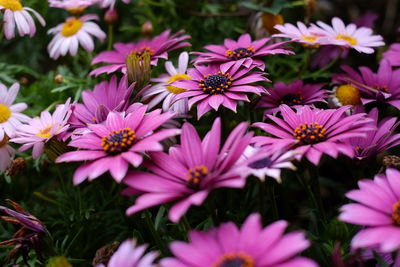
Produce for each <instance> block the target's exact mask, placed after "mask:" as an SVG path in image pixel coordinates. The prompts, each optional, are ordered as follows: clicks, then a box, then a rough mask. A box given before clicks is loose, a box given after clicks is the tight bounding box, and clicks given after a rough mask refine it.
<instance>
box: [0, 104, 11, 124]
mask: <svg viewBox="0 0 400 267" xmlns="http://www.w3.org/2000/svg"><path fill="white" fill-rule="evenodd" d="M10 117H11V110H10V108H9V107H8V106H6V105H3V104H0V123H3V122H6V121H8V119H9V118H10Z"/></svg>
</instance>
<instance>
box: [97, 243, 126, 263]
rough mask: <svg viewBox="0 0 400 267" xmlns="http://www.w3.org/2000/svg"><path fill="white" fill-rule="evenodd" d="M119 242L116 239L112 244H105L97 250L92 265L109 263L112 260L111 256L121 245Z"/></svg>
mask: <svg viewBox="0 0 400 267" xmlns="http://www.w3.org/2000/svg"><path fill="white" fill-rule="evenodd" d="M119 244H120V243H119V242H118V241H115V242H113V243H111V244H108V245H105V246H103V247H101V248H99V249H98V250H97V251H96V254H95V256H94V258H93V261H92V265H93V266H97V265H99V264H104V265H107V263H108V261H109V260H110V258H111V256H112V255H113V254H114V252H115V251H116V250H117V248H118V247H119Z"/></svg>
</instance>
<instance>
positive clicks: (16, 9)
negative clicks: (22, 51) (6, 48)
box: [0, 0, 46, 40]
mask: <svg viewBox="0 0 400 267" xmlns="http://www.w3.org/2000/svg"><path fill="white" fill-rule="evenodd" d="M0 11H2V12H4V15H3V22H4V26H3V27H4V36H5V37H6V39H8V40H10V39H12V38H14V37H15V28H17V29H18V33H19V36H24V35H29V36H30V37H32V36H34V35H35V33H36V26H35V22H34V20H33V18H32V16H31V15H30V14H29V12H31V13H33V15H35V17H36V18H37V20H38V21H39V23H40V24H41V25H42V26H45V25H46V22H45V21H44V19H43V18H42V16H40V14H39V13H37V12H36V11H35V10H33V9H32V8H30V7H24V6H23V5H22V4H21V2H20V0H0ZM28 11H29V12H28Z"/></svg>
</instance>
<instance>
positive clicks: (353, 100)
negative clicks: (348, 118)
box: [336, 84, 361, 106]
mask: <svg viewBox="0 0 400 267" xmlns="http://www.w3.org/2000/svg"><path fill="white" fill-rule="evenodd" d="M336 98H337V99H338V101H339V103H340V104H342V105H352V106H356V105H359V104H360V103H361V97H360V91H359V90H358V89H357V88H355V87H354V86H352V85H351V84H344V85H340V86H339V87H337V88H336Z"/></svg>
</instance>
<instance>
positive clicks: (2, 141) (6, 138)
mask: <svg viewBox="0 0 400 267" xmlns="http://www.w3.org/2000/svg"><path fill="white" fill-rule="evenodd" d="M9 139H10V138H8V136H7V135H4V138H3V140H1V141H0V148H2V147H3V146H5V145H7V144H8V140H9Z"/></svg>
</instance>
